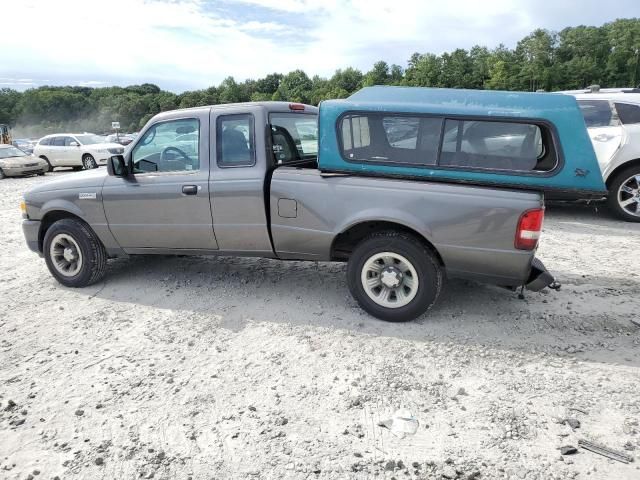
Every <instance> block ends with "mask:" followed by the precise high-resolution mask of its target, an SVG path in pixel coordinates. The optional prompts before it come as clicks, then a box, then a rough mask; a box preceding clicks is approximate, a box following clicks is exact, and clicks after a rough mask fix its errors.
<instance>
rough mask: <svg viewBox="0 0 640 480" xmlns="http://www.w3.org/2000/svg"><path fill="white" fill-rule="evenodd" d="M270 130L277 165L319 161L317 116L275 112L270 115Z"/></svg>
mask: <svg viewBox="0 0 640 480" xmlns="http://www.w3.org/2000/svg"><path fill="white" fill-rule="evenodd" d="M269 129H270V130H271V145H272V151H273V159H274V163H275V164H276V165H286V164H288V163H292V162H297V161H309V160H316V159H317V157H318V116H317V115H315V114H307V113H286V112H283V113H280V112H273V113H270V114H269Z"/></svg>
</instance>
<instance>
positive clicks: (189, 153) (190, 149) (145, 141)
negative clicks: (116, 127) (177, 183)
mask: <svg viewBox="0 0 640 480" xmlns="http://www.w3.org/2000/svg"><path fill="white" fill-rule="evenodd" d="M199 145H200V123H199V122H198V120H196V119H195V118H188V119H180V120H170V121H168V122H161V123H157V124H155V125H153V126H152V127H151V128H150V129H149V130H147V131H146V132H145V134H144V135H143V137H142V138H141V139H140V141H139V142H138V143H137V144H136V146H135V147H134V149H133V151H132V152H131V155H132V159H133V173H147V172H180V171H191V170H199V169H200V157H199V155H200V151H199V150H200V149H199Z"/></svg>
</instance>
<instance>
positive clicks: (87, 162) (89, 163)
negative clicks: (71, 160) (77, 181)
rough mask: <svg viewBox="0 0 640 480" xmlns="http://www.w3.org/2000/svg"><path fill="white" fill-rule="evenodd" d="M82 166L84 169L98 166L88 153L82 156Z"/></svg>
mask: <svg viewBox="0 0 640 480" xmlns="http://www.w3.org/2000/svg"><path fill="white" fill-rule="evenodd" d="M82 166H83V167H84V169H85V170H91V169H92V168H98V164H97V163H96V160H95V159H94V158H93V157H92V156H91V155H89V154H88V153H87V154H86V155H84V156H83V157H82Z"/></svg>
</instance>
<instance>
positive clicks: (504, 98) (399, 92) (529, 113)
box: [325, 86, 575, 118]
mask: <svg viewBox="0 0 640 480" xmlns="http://www.w3.org/2000/svg"><path fill="white" fill-rule="evenodd" d="M338 102H340V103H341V104H342V106H343V107H344V106H346V105H345V104H348V105H349V106H350V107H352V108H364V109H366V110H369V109H370V107H374V106H375V109H376V110H381V111H390V110H394V109H395V107H400V108H402V111H407V112H416V113H418V112H425V113H439V114H450V115H453V114H457V113H459V114H464V115H470V114H477V115H483V116H485V115H489V116H506V117H523V118H547V116H548V114H549V113H550V111H553V110H564V109H566V108H567V107H569V108H573V107H575V101H574V100H573V99H572V98H571V97H568V96H567V95H559V94H556V93H531V92H504V91H495V90H463V89H455V88H425V87H391V86H376V87H366V88H363V89H362V90H359V91H357V92H356V93H354V94H353V95H351V96H350V97H348V98H347V99H345V100H341V101H338ZM325 103H327V102H325ZM329 103H333V101H331V102H329Z"/></svg>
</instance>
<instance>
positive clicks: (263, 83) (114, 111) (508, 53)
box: [0, 18, 640, 136]
mask: <svg viewBox="0 0 640 480" xmlns="http://www.w3.org/2000/svg"><path fill="white" fill-rule="evenodd" d="M592 84H599V85H602V86H603V87H605V86H606V87H629V86H639V84H640V19H638V18H631V19H618V20H615V21H613V22H610V23H606V24H604V25H602V26H600V27H595V26H577V27H567V28H565V29H563V30H561V31H560V32H553V31H549V30H544V29H537V30H535V31H534V32H532V33H531V34H529V35H527V36H526V37H524V38H523V39H521V40H520V41H519V42H518V43H517V45H516V46H515V48H507V47H505V46H504V45H499V46H498V47H496V48H493V49H489V48H487V47H484V46H479V45H476V46H474V47H472V48H471V49H470V50H465V49H462V48H458V49H456V50H454V51H452V52H445V53H443V54H441V55H436V54H433V53H414V54H413V55H411V58H409V60H408V62H407V65H406V66H405V67H402V66H400V65H389V64H388V63H386V62H385V61H379V62H377V63H375V64H374V65H373V68H372V69H371V70H369V71H367V72H362V71H360V70H358V69H355V68H352V67H349V68H345V69H339V70H336V71H335V73H334V74H333V75H332V76H331V77H330V78H323V77H320V76H317V75H316V76H313V77H309V76H308V75H307V74H306V73H305V72H303V71H302V70H294V71H292V72H289V73H287V74H281V73H272V74H269V75H267V76H265V77H264V78H260V79H258V80H252V79H249V80H245V81H242V82H238V81H236V80H235V79H234V78H233V77H231V76H230V77H227V78H226V79H225V80H224V81H223V82H222V83H220V84H219V85H218V86H211V87H209V88H206V89H204V90H193V91H187V92H183V93H180V94H175V93H172V92H168V91H164V90H161V89H160V87H158V86H157V85H153V84H149V83H145V84H142V85H133V86H129V87H104V88H89V87H72V86H65V87H52V86H43V87H39V88H33V89H29V90H26V91H24V92H18V91H16V90H12V89H7V88H3V89H0V123H7V124H9V125H11V126H13V127H14V128H15V129H16V131H20V132H21V135H22V136H39V135H43V134H46V133H52V132H55V131H61V130H76V131H93V132H104V131H108V130H109V129H110V126H111V122H112V121H119V122H120V124H121V126H122V129H123V130H125V131H136V130H138V129H140V128H141V127H142V126H143V125H144V124H145V123H146V122H147V121H148V120H149V119H150V118H151V117H152V116H153V115H155V114H157V113H159V112H161V111H165V110H172V109H176V108H187V107H195V106H201V105H213V104H218V103H233V102H246V101H262V100H285V101H293V102H302V103H311V104H314V105H317V104H318V103H319V102H320V101H322V100H325V99H330V98H345V97H347V96H349V95H350V94H351V93H353V92H354V91H356V90H358V89H360V88H362V87H363V86H369V85H408V86H421V87H449V88H471V89H494V90H517V91H536V90H545V91H557V90H569V89H579V88H585V87H587V86H589V85H592Z"/></svg>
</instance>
